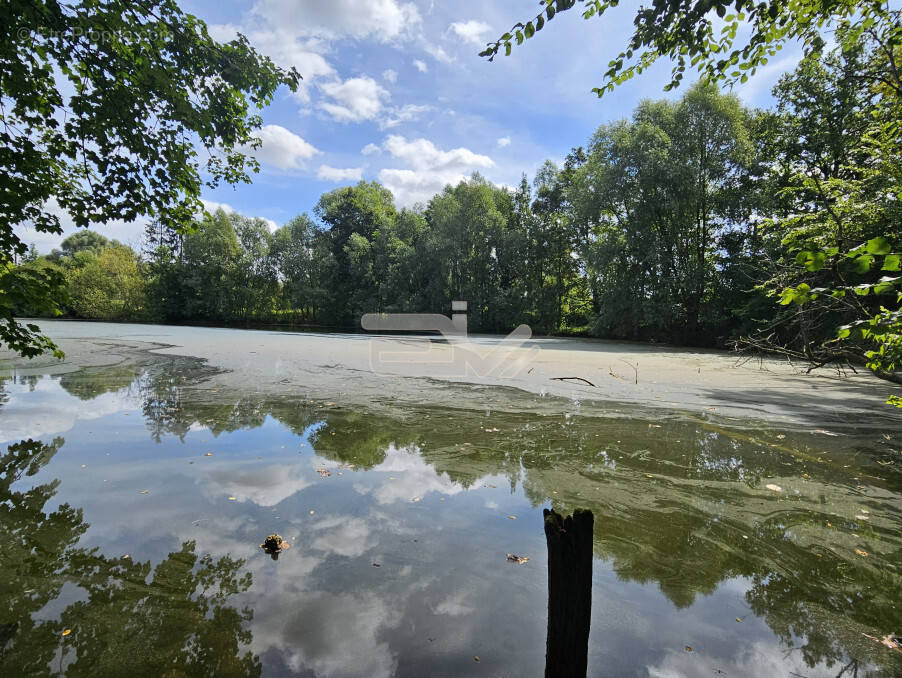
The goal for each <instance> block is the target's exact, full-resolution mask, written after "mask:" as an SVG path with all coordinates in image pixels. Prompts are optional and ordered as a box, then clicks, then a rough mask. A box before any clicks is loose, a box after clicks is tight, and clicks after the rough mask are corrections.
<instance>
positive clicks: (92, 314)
mask: <svg viewBox="0 0 902 678" xmlns="http://www.w3.org/2000/svg"><path fill="white" fill-rule="evenodd" d="M142 268H143V266H142V264H141V262H140V261H139V259H138V255H136V254H135V253H134V252H133V251H132V249H131V248H130V247H125V246H123V245H119V246H116V247H108V248H106V249H104V250H102V251H101V252H100V253H99V254H97V255H96V256H93V257H91V258H90V259H89V260H88V261H87V263H86V264H85V265H83V266H80V267H73V268H71V269H70V270H69V271H68V272H67V278H68V281H69V300H70V301H69V303H70V305H71V308H72V310H73V311H75V313H76V314H78V315H79V316H81V317H82V318H99V319H104V320H122V319H134V318H140V317H142V315H143V312H144V308H145V301H144V299H145V297H144V291H145V278H144V273H143V271H142Z"/></svg>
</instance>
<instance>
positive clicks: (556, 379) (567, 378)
mask: <svg viewBox="0 0 902 678" xmlns="http://www.w3.org/2000/svg"><path fill="white" fill-rule="evenodd" d="M571 379H573V380H575V381H584V382H585V383H587V384H588V385H589V386H591V387H592V388H598V387H597V386H596V385H595V384H593V383H592V382H591V381H589V380H588V379H583V378H582V377H551V381H569V380H571Z"/></svg>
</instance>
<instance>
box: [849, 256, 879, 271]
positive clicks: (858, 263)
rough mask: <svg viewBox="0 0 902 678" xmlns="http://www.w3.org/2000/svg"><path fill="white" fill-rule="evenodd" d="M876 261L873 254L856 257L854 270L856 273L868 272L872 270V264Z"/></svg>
mask: <svg viewBox="0 0 902 678" xmlns="http://www.w3.org/2000/svg"><path fill="white" fill-rule="evenodd" d="M873 263H874V257H873V255H871V254H862V255H859V256H857V257H855V262H854V270H855V272H856V273H867V272H868V271H870V270H871V264H873Z"/></svg>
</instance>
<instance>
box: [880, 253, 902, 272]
mask: <svg viewBox="0 0 902 678" xmlns="http://www.w3.org/2000/svg"><path fill="white" fill-rule="evenodd" d="M900 259H902V257H900V255H898V254H887V255H886V259H884V260H883V270H884V271H898V270H899V263H900Z"/></svg>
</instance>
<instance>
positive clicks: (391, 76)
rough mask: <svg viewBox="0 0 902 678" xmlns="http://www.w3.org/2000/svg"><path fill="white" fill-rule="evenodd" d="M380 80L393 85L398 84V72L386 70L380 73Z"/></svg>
mask: <svg viewBox="0 0 902 678" xmlns="http://www.w3.org/2000/svg"><path fill="white" fill-rule="evenodd" d="M382 79H383V80H385V81H386V82H390V83H392V84H394V83H396V82H398V72H397V71H394V70H392V69H391V68H386V69H385V70H384V71H382Z"/></svg>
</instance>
